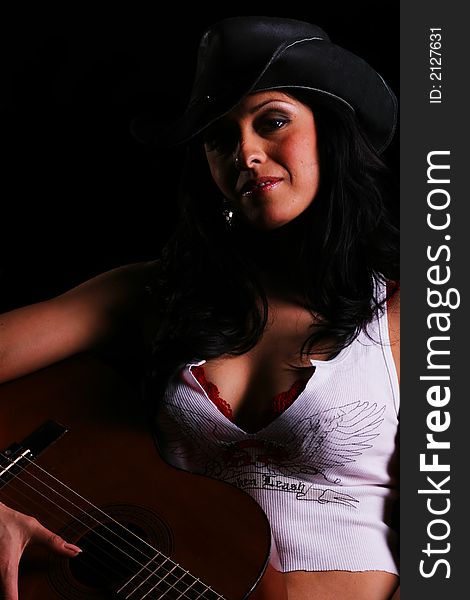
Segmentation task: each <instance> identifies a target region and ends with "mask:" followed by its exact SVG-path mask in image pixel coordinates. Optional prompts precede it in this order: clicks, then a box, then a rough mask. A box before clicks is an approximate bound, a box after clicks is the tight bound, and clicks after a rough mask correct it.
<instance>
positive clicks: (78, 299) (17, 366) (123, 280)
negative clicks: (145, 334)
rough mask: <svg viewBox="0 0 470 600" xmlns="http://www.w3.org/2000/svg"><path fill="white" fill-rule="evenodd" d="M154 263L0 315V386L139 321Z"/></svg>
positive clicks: (106, 275)
mask: <svg viewBox="0 0 470 600" xmlns="http://www.w3.org/2000/svg"><path fill="white" fill-rule="evenodd" d="M155 266H156V263H155V262H145V263H135V264H131V265H126V266H124V267H118V268H116V269H113V270H111V271H107V272H106V273H103V274H101V275H98V276H96V277H94V278H93V279H90V280H89V281H87V282H85V283H82V284H81V285H79V286H77V287H75V288H73V289H72V290H70V291H68V292H66V293H64V294H62V295H60V296H57V297H56V298H52V299H51V300H47V301H44V302H39V303H37V304H32V305H29V306H25V307H22V308H18V309H16V310H12V311H10V312H7V313H4V314H3V315H0V382H4V381H8V380H10V379H15V378H17V377H20V376H22V375H26V374H27V373H30V372H32V371H35V370H37V369H41V368H43V367H46V366H48V365H50V364H52V363H54V362H57V361H60V360H63V359H65V358H67V357H69V356H72V355H73V354H76V353H79V352H84V351H87V350H90V349H92V348H93V347H96V346H98V345H99V344H102V343H104V342H105V341H106V340H107V339H109V338H110V337H111V336H112V335H113V333H115V332H116V330H117V329H119V327H121V326H123V323H124V322H126V323H128V322H129V320H130V319H135V321H136V323H135V326H136V327H139V325H140V323H139V322H138V321H140V322H141V321H142V319H143V317H144V314H143V313H144V305H145V299H146V292H145V287H146V284H147V283H148V282H149V280H150V278H151V273H152V271H153V270H154V269H155Z"/></svg>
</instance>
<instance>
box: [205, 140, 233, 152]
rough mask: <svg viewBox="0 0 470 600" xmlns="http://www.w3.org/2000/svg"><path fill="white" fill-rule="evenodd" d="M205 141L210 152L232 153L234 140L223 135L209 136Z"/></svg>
mask: <svg viewBox="0 0 470 600" xmlns="http://www.w3.org/2000/svg"><path fill="white" fill-rule="evenodd" d="M204 143H205V145H206V148H207V150H208V152H217V154H230V153H231V152H233V148H234V144H233V142H231V141H230V140H227V139H225V138H223V137H221V138H209V139H206V140H205V142H204Z"/></svg>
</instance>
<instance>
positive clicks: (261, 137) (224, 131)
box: [205, 90, 320, 230]
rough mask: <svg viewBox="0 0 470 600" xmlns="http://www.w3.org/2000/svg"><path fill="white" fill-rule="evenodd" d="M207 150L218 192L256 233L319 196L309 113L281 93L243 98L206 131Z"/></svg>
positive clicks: (289, 217)
mask: <svg viewBox="0 0 470 600" xmlns="http://www.w3.org/2000/svg"><path fill="white" fill-rule="evenodd" d="M205 151H206V156H207V160H208V163H209V168H210V171H211V174H212V177H213V179H214V181H215V183H216V184H217V186H218V188H219V189H220V191H221V192H222V194H223V195H224V196H225V198H226V199H227V200H228V201H229V202H230V203H231V204H232V206H233V207H234V210H235V211H236V212H237V213H242V214H243V215H244V217H245V218H246V219H247V220H248V222H249V223H251V224H252V225H253V226H254V227H257V228H259V229H266V230H268V229H275V228H277V227H281V226H282V225H285V224H286V223H289V222H290V221H292V220H293V219H295V218H296V217H298V216H299V215H300V214H301V213H303V212H304V210H305V209H306V208H307V207H308V206H309V205H310V204H311V203H312V201H313V199H314V197H315V195H316V193H317V190H318V185H319V173H320V171H319V161H318V152H317V136H316V129H315V120H314V117H313V113H312V110H311V109H310V108H309V107H308V106H307V105H305V104H303V103H302V102H300V101H298V100H296V99H295V98H293V97H292V96H290V95H288V94H285V93H284V92H281V91H277V90H274V91H268V92H258V93H256V94H252V95H250V96H247V97H246V98H245V99H243V100H242V101H241V102H240V104H239V105H238V106H236V107H235V108H234V109H233V110H232V111H231V112H230V113H228V114H227V115H226V116H224V117H222V118H221V119H219V120H218V121H217V122H216V123H215V124H214V125H212V126H211V127H209V128H208V130H207V132H206V134H205Z"/></svg>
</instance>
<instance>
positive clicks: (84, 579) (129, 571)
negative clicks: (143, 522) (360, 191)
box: [69, 522, 154, 590]
mask: <svg viewBox="0 0 470 600" xmlns="http://www.w3.org/2000/svg"><path fill="white" fill-rule="evenodd" d="M127 530H129V531H127ZM145 542H147V543H148V542H149V540H148V538H147V537H146V535H145V532H144V531H143V530H141V529H140V528H138V527H136V526H135V525H134V524H133V523H126V522H123V523H121V524H118V523H113V522H111V523H107V524H106V525H101V526H100V527H97V528H96V529H93V530H92V531H90V532H89V533H87V534H86V535H84V536H82V537H81V538H80V539H79V540H78V542H77V544H78V545H79V546H80V548H81V549H82V550H83V552H82V554H79V555H78V556H77V557H76V558H74V559H73V560H71V561H70V563H69V568H70V571H71V573H72V575H73V577H74V578H75V579H76V580H77V581H78V582H80V583H81V584H83V585H85V586H87V587H90V588H94V589H99V590H109V589H113V588H117V587H119V584H121V583H123V582H125V581H126V580H128V579H130V578H131V577H132V576H133V575H134V574H135V573H136V572H137V571H139V569H140V568H141V565H144V564H146V563H147V562H148V561H149V559H150V558H152V556H153V555H154V552H152V550H151V548H150V547H149V546H148V545H147V543H145Z"/></svg>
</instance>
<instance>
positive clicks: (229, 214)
mask: <svg viewBox="0 0 470 600" xmlns="http://www.w3.org/2000/svg"><path fill="white" fill-rule="evenodd" d="M222 215H223V217H224V219H225V224H226V225H227V227H228V228H229V229H230V228H231V227H233V209H232V207H231V206H230V202H229V201H228V200H227V198H224V199H223V200H222Z"/></svg>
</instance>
